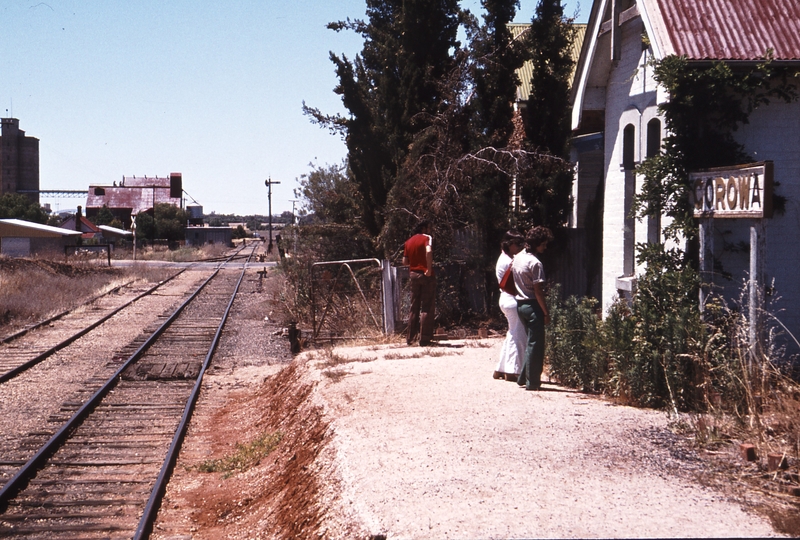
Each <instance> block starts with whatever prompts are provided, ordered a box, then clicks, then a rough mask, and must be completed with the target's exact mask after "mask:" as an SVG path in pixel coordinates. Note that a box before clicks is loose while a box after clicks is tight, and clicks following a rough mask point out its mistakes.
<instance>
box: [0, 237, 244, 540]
mask: <svg viewBox="0 0 800 540" xmlns="http://www.w3.org/2000/svg"><path fill="white" fill-rule="evenodd" d="M253 251H254V250H253ZM245 268H246V265H243V268H242V270H241V272H237V271H235V270H227V269H224V268H223V265H220V268H218V269H217V270H215V271H214V272H213V273H212V275H211V276H210V277H209V278H208V279H207V280H205V281H204V282H203V283H202V284H201V285H200V286H199V287H198V288H197V290H196V291H195V292H194V293H193V294H192V295H191V296H190V297H189V298H188V299H187V300H186V301H185V302H183V303H182V304H181V305H180V306H179V307H178V308H177V309H176V310H175V311H174V312H173V313H172V314H170V315H169V316H168V317H166V320H164V321H163V323H162V324H160V325H159V326H158V327H157V328H155V329H154V331H152V333H150V335H149V337H146V338H145V337H144V336H142V339H140V340H136V341H135V342H134V343H132V344H130V345H129V346H128V350H125V351H124V354H116V355H114V358H112V359H110V360H109V366H114V367H116V370H115V371H114V372H113V374H112V375H111V376H110V377H108V379H107V381H106V382H105V383H104V384H102V386H101V387H100V388H99V389H97V390H88V389H87V391H86V392H85V393H86V394H87V395H86V396H83V397H81V398H80V399H72V400H71V401H69V402H65V403H64V404H63V405H62V407H61V410H60V411H59V413H58V415H56V416H59V415H60V416H62V417H63V420H65V421H64V423H63V425H61V427H60V428H59V429H58V430H57V431H56V432H55V434H53V435H52V436H51V437H50V438H49V440H47V442H46V443H45V444H43V445H41V446H39V445H40V443H41V441H40V440H38V439H41V433H31V435H30V437H29V438H30V441H21V443H20V444H19V445H18V448H19V449H20V450H21V451H23V450H24V451H27V452H28V455H27V457H26V459H24V460H22V459H19V455H17V456H0V469H2V468H5V469H6V470H8V469H9V468H12V469H13V470H14V471H15V472H14V474H13V476H12V475H11V474H9V473H8V472H7V474H5V475H4V476H5V478H7V481H5V483H4V485H3V487H2V489H1V490H0V512H2V513H0V537H2V538H56V539H57V538H145V537H147V535H148V534H149V531H150V527H151V524H152V521H153V520H154V519H155V515H156V512H157V509H158V505H159V501H160V498H161V496H162V495H163V491H164V489H165V487H166V482H167V480H168V478H169V475H170V472H171V468H172V467H173V465H174V461H175V459H176V458H177V453H178V451H179V449H180V444H181V441H182V438H183V435H184V433H185V431H186V429H187V427H188V422H189V419H190V417H191V412H192V408H193V406H194V403H195V401H196V399H197V395H198V393H199V389H200V383H201V380H202V376H203V373H204V371H205V369H206V368H207V367H208V365H209V363H210V361H211V358H212V355H213V353H214V350H215V348H216V345H217V343H218V341H219V336H220V334H221V332H222V328H223V326H224V324H225V320H226V318H227V315H228V312H229V311H230V308H231V306H232V304H233V300H234V298H235V296H236V291H237V290H238V288H239V285H240V283H241V280H242V278H243V276H244V271H245ZM150 330H153V329H150ZM128 353H130V354H129V355H128ZM87 388H88V387H87ZM88 394H91V395H88ZM56 419H58V418H56ZM51 420H53V418H51Z"/></svg>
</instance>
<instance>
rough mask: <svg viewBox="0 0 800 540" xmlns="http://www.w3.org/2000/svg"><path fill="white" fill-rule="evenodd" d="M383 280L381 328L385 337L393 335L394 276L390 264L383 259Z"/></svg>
mask: <svg viewBox="0 0 800 540" xmlns="http://www.w3.org/2000/svg"><path fill="white" fill-rule="evenodd" d="M382 266H383V268H382V270H383V272H382V280H383V328H384V332H385V333H386V335H391V334H394V282H395V277H396V276H395V274H394V268H392V263H390V262H389V261H388V260H386V259H384V260H383V264H382Z"/></svg>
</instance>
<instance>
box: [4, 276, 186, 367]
mask: <svg viewBox="0 0 800 540" xmlns="http://www.w3.org/2000/svg"><path fill="white" fill-rule="evenodd" d="M183 272H184V270H181V271H179V272H176V273H175V274H173V275H172V276H170V277H169V278H167V279H165V280H163V281H160V282H159V283H157V284H156V285H154V286H153V287H149V288H142V287H137V286H131V283H127V284H125V285H120V286H119V287H115V288H114V289H111V290H110V291H108V292H107V293H105V294H103V295H100V296H96V297H95V298H92V299H91V300H89V301H88V302H85V303H84V304H82V305H81V306H78V307H77V308H76V309H73V310H69V311H63V312H61V313H59V314H57V315H55V316H53V317H50V318H48V319H47V320H45V321H42V322H40V323H38V324H36V325H34V326H31V327H29V328H26V329H24V330H21V331H19V332H17V333H15V334H13V335H11V336H8V337H5V338H3V339H2V340H0V383H3V382H5V381H7V380H9V379H11V378H13V377H16V376H17V375H19V374H20V373H23V372H25V371H27V370H28V369H31V368H32V367H33V366H35V365H37V364H38V363H39V362H41V361H43V360H45V359H47V358H48V357H50V356H52V355H53V354H55V353H57V352H58V351H60V350H61V349H63V348H65V347H67V346H68V345H70V344H71V343H73V342H75V341H76V340H77V339H79V338H81V337H83V336H85V335H86V334H88V333H89V332H91V331H92V330H94V329H95V328H97V327H98V326H100V325H101V324H103V323H104V322H106V321H107V320H109V319H110V318H111V317H113V316H114V315H116V314H117V313H119V312H120V311H122V310H123V309H125V308H127V307H128V306H130V305H131V304H133V303H134V302H136V301H137V300H140V299H142V298H144V297H145V296H148V295H150V294H153V293H154V292H155V291H156V290H158V289H160V288H161V287H163V286H164V285H165V284H167V283H169V282H170V281H172V280H173V279H175V278H176V277H178V276H179V275H180V274H182V273H183ZM120 302H122V304H121V305H120ZM57 320H59V321H60V328H59V331H58V332H54V333H48V334H36V335H33V334H32V333H31V332H32V331H33V330H36V329H38V328H40V327H42V326H45V325H47V324H51V323H53V322H55V321H57Z"/></svg>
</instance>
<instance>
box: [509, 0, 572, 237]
mask: <svg viewBox="0 0 800 540" xmlns="http://www.w3.org/2000/svg"><path fill="white" fill-rule="evenodd" d="M574 39H575V30H574V27H573V26H572V20H571V19H567V18H566V17H564V8H563V6H562V5H561V0H539V4H538V5H537V7H536V13H535V15H534V17H533V20H532V21H531V26H530V29H529V30H528V33H527V39H526V45H527V49H528V54H529V60H530V62H531V64H532V70H533V75H532V77H531V91H530V95H529V97H528V103H527V107H526V112H525V115H524V120H525V133H526V139H527V141H526V142H527V146H528V148H530V149H531V150H534V151H538V152H544V153H546V154H548V155H550V157H549V158H546V159H543V160H540V161H538V162H537V163H535V164H533V165H532V166H531V167H529V168H528V169H527V170H524V171H521V172H520V175H519V177H518V185H519V190H520V194H521V197H522V201H523V203H524V205H525V208H526V210H525V213H524V215H523V220H524V221H527V222H528V223H530V224H532V225H546V226H548V227H550V228H553V229H557V228H559V227H562V226H564V225H565V224H566V223H567V220H568V218H569V213H570V209H571V206H572V201H571V193H572V179H573V177H572V167H571V165H570V164H569V137H570V108H569V90H570V77H571V73H572V68H573V66H574V60H573V59H572V55H571V51H572V43H573V41H574Z"/></svg>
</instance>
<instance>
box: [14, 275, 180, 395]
mask: <svg viewBox="0 0 800 540" xmlns="http://www.w3.org/2000/svg"><path fill="white" fill-rule="evenodd" d="M185 271H186V269H185V268H184V269H183V270H181V271H180V272H176V273H175V274H174V275H173V276H171V277H169V278H167V279H165V280H163V281H159V282H158V283H157V284H156V285H155V286H153V287H151V288H150V289H148V290H146V291H144V292H143V293H141V294H139V295H138V296H136V298H133V299H131V300H129V301H128V302H125V303H124V304H122V305H121V306H119V307H117V308H115V309H113V310H112V311H110V312H109V313H107V314H106V315H104V316H103V317H101V318H100V319H98V320H97V321H95V322H93V323H92V324H90V325H89V326H87V327H85V328H83V329H82V330H79V331H78V332H77V333H75V334H73V335H72V336H70V337H68V338H67V339H65V340H63V341H61V342H59V343H57V344H56V345H54V346H52V347H50V348H49V349H47V350H46V351H44V352H42V353H41V354H39V355H37V356H35V357H33V358H31V359H30V360H28V361H27V362H25V363H23V364H20V365H19V366H17V367H15V368H13V369H11V370H9V371H7V372H5V373H3V374H0V383H4V382H6V381H7V380H9V379H12V378H14V377H16V376H17V375H19V374H20V373H22V372H24V371H27V370H29V369H30V368H32V367H33V366H35V365H36V364H38V363H39V362H41V361H42V360H45V359H46V358H48V357H49V356H52V355H53V354H55V353H57V352H58V351H60V350H61V349H63V348H65V347H67V346H68V345H71V344H72V343H74V342H75V341H76V340H78V339H80V338H82V337H83V336H85V335H86V334H88V333H89V332H91V331H92V330H94V329H95V328H97V327H98V326H100V325H101V324H103V323H104V322H106V321H107V320H109V319H110V318H111V317H113V316H114V315H116V314H117V313H119V312H120V311H122V310H123V309H125V308H127V307H128V306H130V305H131V304H133V303H134V302H136V301H137V300H140V299H142V298H143V297H145V296H147V295H149V294H152V293H153V292H154V291H155V290H156V289H158V288H159V287H161V286H163V285H165V284H166V283H168V282H170V281H172V280H173V279H175V278H176V277H178V276H179V275H180V274H182V273H183V272H185Z"/></svg>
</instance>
